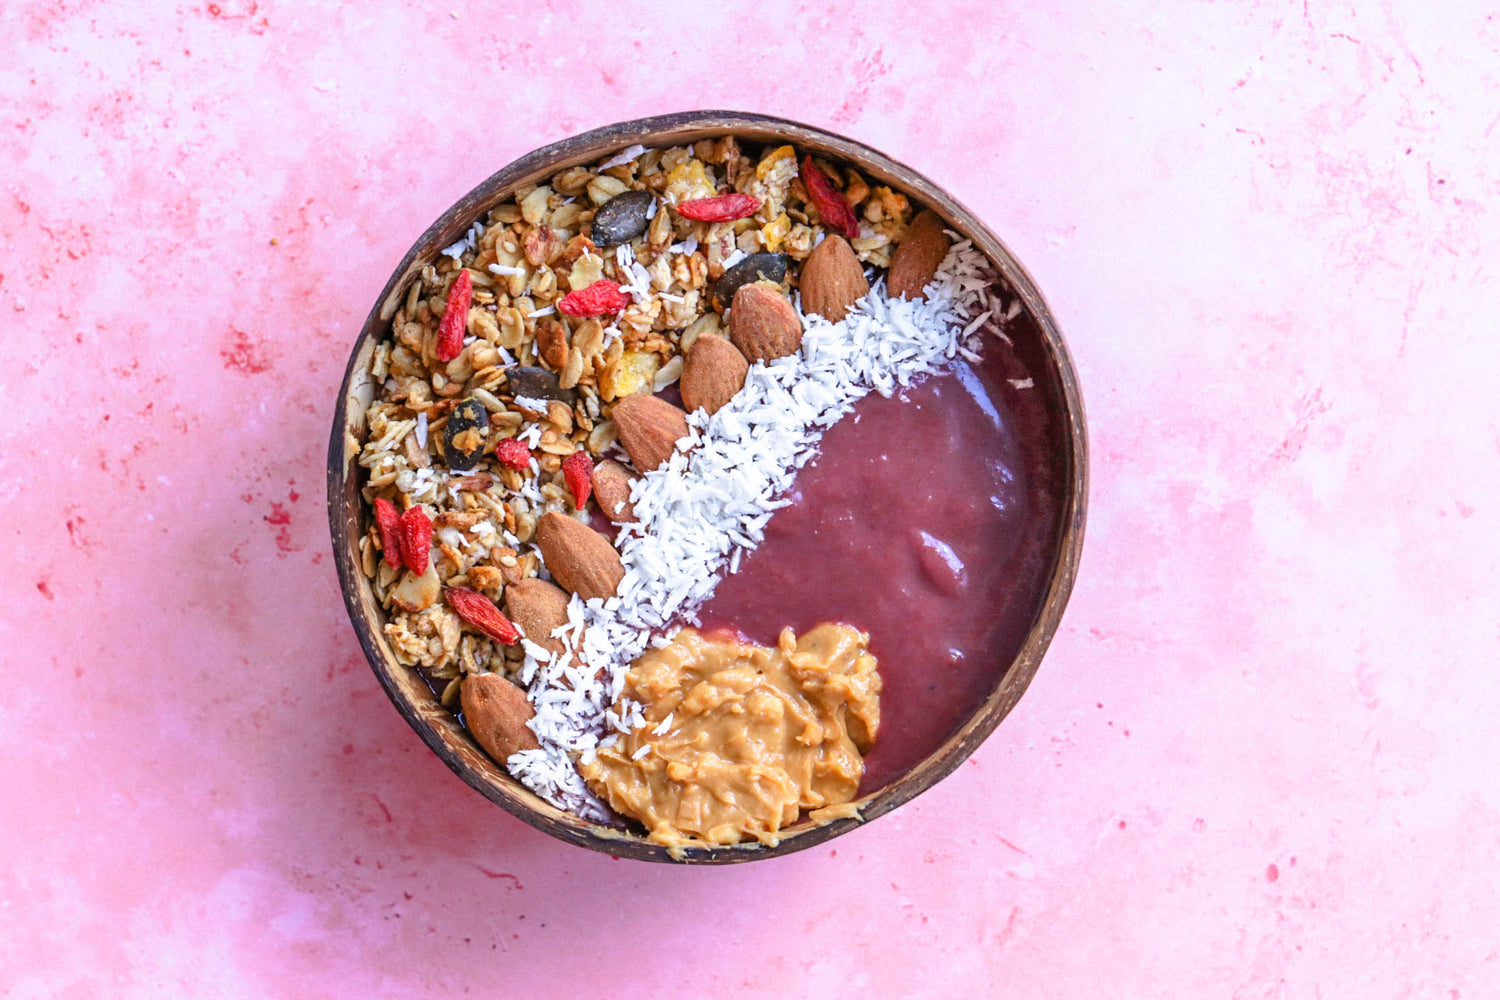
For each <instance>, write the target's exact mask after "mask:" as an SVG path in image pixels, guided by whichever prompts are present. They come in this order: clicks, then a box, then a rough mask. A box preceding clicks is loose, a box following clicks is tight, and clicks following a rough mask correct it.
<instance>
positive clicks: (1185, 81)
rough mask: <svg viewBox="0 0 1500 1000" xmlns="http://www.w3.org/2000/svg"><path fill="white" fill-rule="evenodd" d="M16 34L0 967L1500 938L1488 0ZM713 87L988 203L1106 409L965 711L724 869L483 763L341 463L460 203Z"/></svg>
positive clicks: (610, 982)
mask: <svg viewBox="0 0 1500 1000" xmlns="http://www.w3.org/2000/svg"><path fill="white" fill-rule="evenodd" d="M663 23H668V24H671V25H672V27H671V30H662V25H663ZM0 48H3V51H5V52H6V53H7V55H8V58H7V59H5V60H3V61H0V62H3V64H0V109H3V112H4V113H3V114H0V371H5V372H7V373H8V377H7V378H6V379H5V380H4V383H3V384H4V386H5V390H6V405H7V409H8V410H9V412H11V413H12V414H13V416H12V419H10V420H8V421H6V422H4V423H3V424H0V462H3V463H4V474H3V475H0V524H4V525H5V526H6V527H5V529H4V531H5V539H6V543H5V548H4V551H5V553H6V561H5V566H6V568H7V569H9V570H10V572H8V573H6V574H4V576H3V578H0V597H3V602H4V607H5V611H4V613H3V614H0V649H3V650H4V653H3V654H0V655H3V657H4V659H3V665H4V667H5V676H6V692H7V694H6V697H5V698H3V699H0V765H3V766H0V802H3V803H4V807H3V808H0V846H3V847H4V848H5V853H6V857H7V859H8V860H7V863H6V864H5V865H3V866H0V995H4V996H6V997H15V998H26V1000H31V998H42V997H49V998H50V997H62V998H86V997H96V996H109V997H122V998H137V997H141V998H144V997H151V998H156V997H178V996H180V997H204V996H213V997H224V998H231V1000H233V998H251V997H255V998H259V997H265V996H276V997H300V996H317V997H329V996H348V997H360V998H367V997H408V996H434V995H475V996H487V995H496V994H506V995H510V994H515V995H520V996H536V997H552V996H557V997H574V996H592V995H608V996H621V997H636V996H677V995H714V996H724V997H735V996H744V997H759V996H766V995H772V994H785V995H796V996H828V995H856V994H858V995H864V996H872V997H875V996H879V997H887V996H888V997H933V998H944V1000H946V998H950V997H955V996H994V995H1004V996H1010V997H1049V998H1053V997H1075V996H1087V997H1094V996H1098V995H1100V994H1101V993H1102V992H1105V991H1107V992H1108V993H1109V995H1115V996H1154V997H1155V996H1160V997H1185V998H1186V997H1194V998H1196V997H1205V996H1212V997H1235V998H1252V997H1254V998H1272V997H1317V996H1327V997H1333V996H1358V997H1362V998H1387V997H1389V998H1408V997H1434V996H1440V997H1464V998H1479V997H1492V996H1497V995H1500V944H1497V941H1496V939H1495V935H1494V933H1493V928H1495V927H1497V926H1500V892H1497V889H1500V885H1497V875H1496V873H1497V872H1500V763H1497V762H1496V760H1497V759H1496V756H1495V754H1493V753H1492V752H1491V747H1492V746H1493V743H1494V719H1495V718H1497V717H1500V682H1497V680H1496V671H1495V663H1496V650H1497V648H1500V612H1497V610H1496V609H1497V608H1500V582H1497V581H1500V557H1497V553H1500V521H1497V509H1496V506H1495V503H1494V501H1493V500H1492V499H1491V498H1492V497H1494V496H1496V495H1500V418H1497V409H1496V406H1495V399H1496V398H1497V397H1500V381H1497V374H1496V373H1497V372H1500V348H1497V346H1496V343H1497V342H1496V339H1495V317H1496V316H1497V315H1500V279H1497V274H1496V270H1495V268H1496V261H1500V216H1497V210H1500V167H1497V163H1500V160H1497V158H1496V155H1495V154H1496V151H1497V148H1496V145H1495V143H1496V139H1497V136H1500V124H1497V123H1500V117H1497V116H1496V113H1495V108H1494V101H1493V95H1494V94H1495V93H1497V92H1500V60H1497V59H1496V52H1497V51H1500V17H1497V16H1496V14H1495V13H1494V11H1493V9H1492V8H1491V7H1490V6H1486V5H1484V4H1480V3H1475V2H1467V0H1466V2H1460V3H1457V4H1449V5H1446V6H1444V7H1442V8H1441V10H1438V9H1437V8H1432V7H1431V6H1430V5H1423V4H1418V3H1414V2H1396V3H1388V4H1383V5H1378V6H1377V5H1369V4H1361V5H1355V6H1352V7H1350V6H1347V5H1346V6H1344V7H1338V8H1331V7H1327V6H1320V5H1316V4H1302V3H1296V2H1290V3H1269V2H1262V3H1248V2H1247V3H1240V4H1216V5H1180V4H1162V3H1154V4H1151V3H1148V4H1145V5H1134V6H1129V5H1127V6H1119V5H1115V6H1108V5H1105V6H1094V7H1088V8H1084V7H1080V8H1077V9H1076V10H1075V9H1073V8H1069V7H1066V6H1060V5H1056V4H1039V3H1034V2H1024V3H1019V4H1009V5H1006V6H1005V7H1004V8H1003V9H1000V8H997V7H995V5H989V4H978V3H965V4H951V5H942V6H933V7H932V8H930V9H928V10H924V11H921V12H917V11H915V10H913V9H912V8H911V7H910V6H909V5H875V4H860V5H855V4H840V3H835V4H832V5H829V4H822V5H810V4H801V3H795V2H790V0H771V2H768V3H763V4H759V5H756V6H754V7H745V8H743V9H740V10H731V9H727V8H722V7H718V6H712V5H687V4H681V5H673V6H669V7H658V8H653V9H652V16H650V17H646V16H633V15H631V14H630V13H629V11H628V10H623V9H621V8H618V7H617V6H612V7H605V6H602V5H596V4H590V3H585V2H582V0H579V2H570V3H562V2H558V3H551V4H540V5H538V4H533V5H516V4H509V5H501V4H468V3H465V4H458V5H442V6H433V7H421V6H408V7H406V8H400V9H398V8H395V7H379V6H374V7H372V6H369V5H366V6H363V7H359V6H337V5H333V4H329V3H308V4H298V5H288V4H284V3H276V2H270V0H260V2H253V0H220V2H215V3H212V4H187V5H182V6H179V7H151V6H150V5H139V4H104V3H59V2H25V0H23V2H20V3H15V4H11V5H9V6H7V7H4V8H3V9H0ZM691 106H698V107H716V106H717V107H742V108H746V109H749V110H758V111H765V112H770V113H775V114H782V115H786V116H788V117H792V118H798V119H802V120H806V121H809V122H813V123H815V124H822V125H827V126H832V127H834V128H837V129H839V130H841V131H845V132H847V133H848V134H850V135H852V136H854V137H856V138H859V139H862V140H865V141H867V142H870V143H871V144H873V145H875V146H876V147H878V148H881V149H883V150H885V151H886V152H888V153H890V154H892V155H894V156H896V157H897V158H899V159H903V160H905V161H907V162H909V163H911V164H912V165H913V166H915V167H916V168H917V169H919V170H921V171H922V172H924V173H926V174H928V175H929V176H931V177H932V178H934V179H935V180H936V181H937V182H938V183H939V184H942V185H943V186H945V187H946V188H948V189H949V190H950V191H952V192H953V193H954V194H955V195H956V196H957V197H958V198H959V199H960V200H961V201H963V202H964V203H966V204H967V205H969V206H970V207H971V208H972V209H974V210H975V211H976V212H977V213H978V214H979V215H980V216H981V217H982V218H984V219H986V220H987V221H988V222H989V223H990V224H991V225H992V226H993V228H994V229H995V230H996V232H998V233H999V234H1000V236H1001V238H1002V239H1004V240H1005V241H1006V243H1007V244H1008V245H1009V246H1010V247H1011V248H1012V249H1013V250H1014V251H1015V252H1016V253H1017V254H1018V255H1019V256H1020V258H1021V259H1022V260H1023V261H1024V262H1025V263H1026V265H1027V267H1028V268H1029V269H1030V270H1031V272H1032V273H1033V274H1034V275H1035V277H1036V278H1037V280H1038V283H1039V284H1040V286H1041V287H1042V289H1043V290H1044V291H1045V293H1046V295H1047V297H1048V299H1049V301H1050V302H1051V304H1052V305H1053V307H1054V309H1055V310H1056V312H1057V314H1058V317H1059V319H1060V322H1061V324H1062V327H1063V329H1064V330H1065V332H1066V334H1067V336H1068V339H1069V343H1070V345H1071V348H1072V350H1073V353H1074V356H1075V359H1076V361H1077V364H1078V367H1079V370H1080V374H1081V377H1082V380H1083V385H1084V390H1085V396H1086V401H1087V404H1088V417H1089V427H1090V436H1091V445H1092V448H1093V467H1092V471H1093V493H1092V504H1091V509H1090V519H1089V540H1088V545H1087V548H1086V552H1085V557H1084V564H1083V568H1082V575H1081V577H1080V580H1079V584H1078V588H1077V590H1076V592H1075V595H1074V599H1073V603H1072V604H1071V606H1070V608H1069V610H1068V615H1067V617H1066V618H1065V620H1064V622H1063V627H1062V629H1061V631H1060V632H1059V634H1058V636H1057V639H1056V641H1055V642H1054V644H1053V647H1052V650H1051V652H1050V653H1049V654H1048V657H1047V660H1046V662H1045V664H1044V666H1043V668H1042V670H1041V672H1040V674H1039V675H1038V677H1037V679H1036V681H1035V682H1034V684H1033V685H1032V688H1031V690H1030V691H1029V692H1028V694H1027V695H1026V697H1025V699H1024V700H1023V701H1022V702H1021V704H1020V706H1019V708H1018V709H1017V710H1016V712H1015V713H1014V714H1013V715H1012V717H1011V718H1010V719H1009V720H1007V722H1006V723H1005V724H1004V725H1003V726H1002V727H1001V728H1000V729H999V730H998V731H997V732H996V734H995V735H994V736H993V737H992V738H991V739H990V740H989V741H988V742H987V743H986V744H985V745H984V746H983V747H982V748H981V749H980V751H979V752H978V753H977V754H976V755H975V756H974V757H973V758H972V760H971V765H972V766H966V767H962V768H959V769H958V770H957V771H956V772H955V773H954V774H953V775H952V776H951V777H950V778H948V779H947V780H945V781H944V782H942V783H941V784H939V785H938V786H937V787H936V788H934V789H933V790H932V791H931V792H929V793H927V794H925V795H924V796H922V797H921V798H919V799H918V800H916V801H914V802H912V803H910V804H909V805H907V806H905V807H903V808H902V809H900V810H899V811H897V812H896V813H894V814H892V815H890V816H888V817H885V818H883V819H881V820H879V821H878V822H876V823H873V824H871V825H870V826H869V827H867V828H864V829H861V830H858V831H855V832H854V833H852V834H850V835H848V836H847V837H845V838H843V839H841V840H839V841H838V842H837V843H836V844H832V845H828V846H826V847H825V848H821V849H817V850H813V851H809V852H806V853H803V854H799V855H795V856H792V857H788V858H785V859H782V860H778V861H773V862H767V863H764V864H756V865H750V866H747V867H741V868H736V869H718V870H684V869H672V868H659V867H645V866H641V865H638V864H634V863H629V862H623V861H618V860H616V859H611V858H609V857H606V856H603V855H596V854H591V853H587V852H583V851H580V850H578V849H576V848H572V847H568V846H566V845H564V844H562V843H560V842H557V841H554V840H552V839H550V838H547V837H545V836H543V835H541V834H539V833H537V832H535V831H533V830H532V829H531V828H530V827H527V826H525V825H524V824H521V823H519V822H517V821H515V820H513V819H511V818H510V817H509V816H507V815H506V814H504V813H503V812H501V811H500V810H498V809H496V808H494V807H493V806H491V805H490V804H489V803H487V802H486V801H485V800H484V799H482V798H481V797H480V796H478V795H476V794H475V793H473V792H472V791H471V790H469V789H468V788H467V787H466V786H464V785H463V784H462V783H461V782H459V781H458V779H457V778H455V777H454V776H452V775H451V774H450V773H449V772H448V771H447V770H446V768H444V767H443V766H442V765H441V764H440V763H439V762H438V761H437V760H436V758H434V757H433V756H432V755H431V754H430V753H429V752H428V751H427V750H426V749H425V748H424V747H423V746H422V745H421V743H420V742H419V741H418V740H417V739H416V737H415V736H414V735H413V734H412V733H411V731H410V730H409V729H408V728H407V727H406V726H405V724H404V723H402V722H401V720H400V719H399V717H398V716H397V715H396V713H395V712H394V711H393V710H392V708H391V707H390V705H389V703H388V701H387V700H386V698H385V696H384V694H383V693H382V692H381V690H380V688H379V686H378V685H377V684H376V682H375V681H374V679H373V677H372V676H371V674H370V673H369V671H368V669H367V668H366V667H365V665H364V662H363V658H362V656H361V654H360V652H359V649H358V647H357V645H356V643H355V641H354V637H353V634H352V632H351V630H350V629H349V627H348V624H347V620H346V617H345V614H344V610H343V606H342V602H341V600H340V597H339V593H338V586H337V583H336V580H335V578H334V574H333V570H332V566H331V561H330V560H329V559H328V558H327V550H328V539H327V528H326V523H325V517H324V512H323V505H322V503H321V502H320V501H321V497H320V496H319V495H318V491H317V490H316V488H312V489H309V485H308V484H316V483H321V482H322V481H323V472H324V470H323V462H324V452H325V449H326V443H327V434H328V422H329V419H330V417H331V414H332V406H333V394H334V391H335V389H336V387H337V385H338V381H339V378H340V376H341V374H342V371H343V366H344V362H345V358H346V354H347V347H348V345H349V344H350V342H351V341H352V339H353V337H354V334H355V332H356V331H357V329H358V328H359V325H360V323H361V322H362V321H363V318H364V316H365V314H366V312H367V310H368V309H369V307H370V304H371V303H372V301H373V299H374V297H375V295H376V294H377V292H378V291H379V289H380V287H381V285H382V284H383V282H384V280H385V277H386V275H387V274H388V273H389V271H390V269H391V268H392V267H393V266H394V264H395V263H396V261H397V260H399V258H400V256H401V254H402V253H403V252H404V251H405V249H406V248H407V247H408V246H409V245H410V244H411V242H412V241H413V240H414V239H415V238H416V237H417V235H418V234H419V233H420V232H421V231H422V229H423V228H425V226H426V225H427V224H428V222H430V221H431V219H432V218H434V217H435V216H436V215H437V214H438V213H439V212H441V211H442V210H443V209H444V208H446V207H447V206H448V205H449V204H450V203H451V202H453V201H454V200H455V199H457V198H458V197H459V196H460V195H462V194H463V193H464V192H465V191H467V190H468V189H469V188H470V187H471V186H472V185H474V184H475V183H476V182H478V181H479V180H480V179H482V178H483V177H485V176H487V175H488V174H489V173H490V172H492V171H493V170H495V169H497V168H498V167H500V166H501V165H503V164H504V163H506V162H507V161H509V160H510V159H512V158H514V157H516V156H518V155H520V154H522V153H525V152H526V151H528V150H530V149H532V148H534V147H536V146H538V145H541V144H544V143H547V142H551V141H553V140H556V139H558V138H561V137H563V136H565V135H567V134H570V133H572V132H575V131H578V130H581V129H586V128H591V127H594V126H597V125H601V124H605V123H608V122H611V121H617V120H621V119H626V118H631V117H636V116H640V115H646V114H653V113H659V112H665V111H670V110H678V109H682V108H685V107H691ZM299 484H300V485H299ZM626 921H629V922H630V923H631V924H632V925H633V926H635V927H639V928H644V929H645V933H644V935H623V934H621V933H619V930H620V928H622V927H623V926H624V925H625V923H626ZM685 954H689V955H692V956H693V960H692V961H690V962H686V961H683V960H682V956H683V955H685Z"/></svg>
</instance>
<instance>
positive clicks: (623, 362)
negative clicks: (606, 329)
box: [599, 351, 661, 400]
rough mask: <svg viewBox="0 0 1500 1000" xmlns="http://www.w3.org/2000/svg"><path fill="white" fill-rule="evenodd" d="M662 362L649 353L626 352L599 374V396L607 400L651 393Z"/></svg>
mask: <svg viewBox="0 0 1500 1000" xmlns="http://www.w3.org/2000/svg"><path fill="white" fill-rule="evenodd" d="M660 368H661V360H660V359H659V358H657V356H656V355H655V354H652V353H650V352H649V351H625V352H624V353H622V354H621V355H620V356H619V357H618V358H615V360H613V361H611V362H610V363H609V364H608V365H606V366H605V367H604V371H602V372H600V373H599V395H601V396H603V397H604V398H605V399H607V400H608V399H619V398H620V397H621V396H634V395H635V394H636V393H638V392H651V391H652V389H653V388H654V387H655V381H656V373H657V371H659V370H660Z"/></svg>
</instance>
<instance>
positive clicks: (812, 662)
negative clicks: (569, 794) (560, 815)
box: [579, 625, 880, 847]
mask: <svg viewBox="0 0 1500 1000" xmlns="http://www.w3.org/2000/svg"><path fill="white" fill-rule="evenodd" d="M868 645H869V636H868V635H865V634H864V633H862V632H860V631H858V630H857V629H853V628H850V627H848V626H847V625H819V626H817V627H816V628H814V629H812V630H811V631H809V632H808V633H807V634H805V635H804V636H803V637H802V638H801V639H798V638H797V637H796V636H795V635H794V634H793V633H792V630H791V629H785V630H783V631H782V633H781V638H780V641H779V643H778V646H777V648H776V649H767V648H766V647H764V646H757V645H753V644H749V643H742V642H737V641H733V640H727V639H718V638H712V639H711V638H707V637H705V636H703V635H701V634H699V633H698V632H696V631H694V630H692V629H684V630H683V631H681V632H680V633H678V635H677V637H676V638H675V639H673V640H672V642H671V643H670V644H668V645H667V646H664V647H662V648H660V649H654V650H651V651H650V652H648V653H646V654H644V655H643V656H641V657H640V658H639V659H638V660H636V661H635V663H634V664H632V666H631V668H630V671H629V672H628V674H627V676H626V682H625V688H624V691H623V692H622V695H621V700H622V702H623V701H624V700H626V699H631V700H635V701H638V702H640V703H641V704H642V705H643V706H645V718H646V723H645V725H644V726H642V727H640V728H639V729H636V730H634V731H633V732H631V733H629V734H628V735H626V736H624V737H622V738H621V740H620V742H619V743H617V744H616V745H615V746H613V747H611V748H609V749H607V750H602V751H600V752H599V754H598V756H597V757H595V758H594V760H592V761H590V762H588V763H586V764H581V765H580V766H579V770H580V771H581V772H582V773H583V776H584V779H585V780H586V781H587V782H588V785H589V787H590V788H591V789H593V791H594V793H595V794H596V795H599V796H600V797H601V798H603V799H605V800H606V801H607V802H608V803H609V804H610V806H611V807H613V808H614V809H615V811H616V812H618V813H621V814H622V815H625V816H629V817H632V818H633V819H637V820H639V821H640V822H641V823H642V824H643V825H644V826H645V827H646V830H647V832H648V834H649V837H650V839H651V840H653V841H656V842H657V843H661V844H666V845H668V846H672V847H681V846H684V845H687V844H694V843H708V844H734V843H738V842H740V841H742V840H746V839H751V838H753V839H755V840H759V841H761V842H762V843H764V844H767V845H774V844H776V843H777V841H778V839H779V835H778V831H780V830H781V828H782V827H784V826H787V825H789V824H791V823H793V822H795V821H796V819H797V816H798V814H799V813H800V812H801V811H802V810H804V809H808V810H816V809H827V808H829V807H833V806H838V805H841V804H843V803H846V802H849V801H850V800H851V799H853V798H854V794H855V792H856V791H857V790H858V789H859V780H860V778H861V776H863V774H864V756H863V755H864V753H865V751H867V750H868V749H869V747H870V743H871V741H873V740H874V738H875V734H876V732H877V731H878V730H879V728H880V674H879V673H878V671H877V669H876V663H875V657H873V656H871V655H870V653H869V649H868ZM658 730H660V732H658Z"/></svg>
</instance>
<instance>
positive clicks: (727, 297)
mask: <svg viewBox="0 0 1500 1000" xmlns="http://www.w3.org/2000/svg"><path fill="white" fill-rule="evenodd" d="M790 261H791V258H790V257H788V256H787V255H786V254H784V253H753V254H751V255H750V256H748V257H746V258H745V259H744V260H742V261H740V262H739V263H738V264H736V265H734V266H733V267H731V268H730V269H729V270H727V271H725V272H724V273H723V274H722V275H720V277H719V280H718V281H716V282H714V298H715V299H717V300H718V303H719V308H720V309H728V308H729V303H731V302H733V301H734V293H735V292H737V291H739V290H740V286H741V285H748V284H749V283H750V282H752V281H772V282H775V283H776V284H778V285H779V284H781V283H782V282H783V281H785V280H786V269H787V264H788V263H789V262H790Z"/></svg>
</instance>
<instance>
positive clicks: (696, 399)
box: [595, 285, 796, 503]
mask: <svg viewBox="0 0 1500 1000" xmlns="http://www.w3.org/2000/svg"><path fill="white" fill-rule="evenodd" d="M745 287H746V288H749V287H751V286H749V285H746V286H745ZM787 304H788V306H790V305H791V303H787ZM792 315H793V318H795V317H796V312H795V310H794V311H793V313H792ZM733 327H734V324H733V323H730V328H731V329H733ZM749 371H750V362H748V361H746V360H745V356H744V355H743V354H741V353H740V349H739V348H738V347H735V346H734V345H733V344H731V343H730V342H729V341H727V340H725V339H724V338H723V337H721V336H719V335H718V334H716V333H703V334H699V335H698V339H697V340H695V341H693V346H692V347H690V348H688V352H687V360H686V361H685V362H684V363H683V365H682V378H681V379H679V380H678V383H677V386H678V389H679V390H680V391H681V392H682V405H684V406H686V407H687V408H688V410H689V411H692V410H697V409H704V410H707V411H708V412H709V413H717V412H718V410H719V407H721V406H723V405H724V404H725V403H727V402H729V401H730V400H731V399H733V398H734V394H735V393H737V392H739V391H740V390H741V389H743V388H744V387H745V376H746V375H747V374H748V373H749ZM597 490H598V487H595V491H596V492H597ZM601 503H602V498H601Z"/></svg>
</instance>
